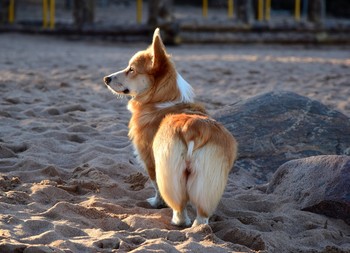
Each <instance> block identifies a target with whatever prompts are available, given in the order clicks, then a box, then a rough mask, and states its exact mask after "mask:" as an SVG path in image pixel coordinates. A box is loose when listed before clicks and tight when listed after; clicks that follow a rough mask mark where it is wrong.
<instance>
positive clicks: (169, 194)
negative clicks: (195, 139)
mask: <svg viewBox="0 0 350 253" xmlns="http://www.w3.org/2000/svg"><path fill="white" fill-rule="evenodd" d="M186 151H187V148H186V146H185V144H184V143H183V142H182V141H181V140H180V139H179V138H176V137H175V136H172V138H164V136H162V135H161V134H157V136H156V137H155V139H154V142H153V153H154V160H155V165H156V179H157V185H158V187H159V192H160V193H161V196H162V197H163V199H164V201H165V202H166V204H167V205H168V206H169V207H171V208H172V209H173V217H172V220H171V223H172V224H174V225H177V226H189V225H190V224H191V220H190V219H189V217H188V215H187V211H186V205H187V201H188V195H187V189H186V183H187V175H188V173H187V170H186V169H187V168H186V160H185V157H186V156H185V155H184V154H185V153H186Z"/></svg>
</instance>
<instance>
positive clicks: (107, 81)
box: [103, 76, 112, 84]
mask: <svg viewBox="0 0 350 253" xmlns="http://www.w3.org/2000/svg"><path fill="white" fill-rule="evenodd" d="M103 80H104V81H105V84H109V83H110V82H111V81H112V78H110V77H109V76H105V77H104V78H103Z"/></svg>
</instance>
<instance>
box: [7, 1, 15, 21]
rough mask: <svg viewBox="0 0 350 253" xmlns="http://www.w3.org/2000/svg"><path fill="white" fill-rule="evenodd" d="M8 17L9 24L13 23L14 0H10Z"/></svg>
mask: <svg viewBox="0 0 350 253" xmlns="http://www.w3.org/2000/svg"><path fill="white" fill-rule="evenodd" d="M8 18H9V23H10V24H13V22H15V0H10V4H9V16H8Z"/></svg>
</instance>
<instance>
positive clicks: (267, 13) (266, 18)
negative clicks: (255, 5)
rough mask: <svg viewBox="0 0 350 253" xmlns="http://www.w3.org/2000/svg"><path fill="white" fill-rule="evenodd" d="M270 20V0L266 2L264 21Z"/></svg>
mask: <svg viewBox="0 0 350 253" xmlns="http://www.w3.org/2000/svg"><path fill="white" fill-rule="evenodd" d="M270 18H271V0H266V6H265V20H267V21H269V20H270Z"/></svg>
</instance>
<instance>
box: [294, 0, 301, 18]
mask: <svg viewBox="0 0 350 253" xmlns="http://www.w3.org/2000/svg"><path fill="white" fill-rule="evenodd" d="M300 6H301V5H300V0H295V10H294V18H295V21H297V22H299V21H300Z"/></svg>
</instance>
